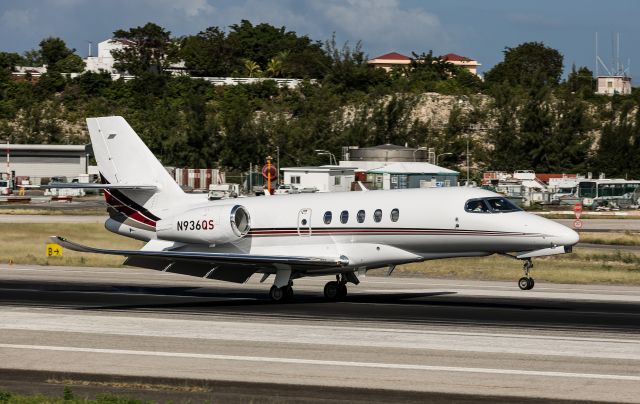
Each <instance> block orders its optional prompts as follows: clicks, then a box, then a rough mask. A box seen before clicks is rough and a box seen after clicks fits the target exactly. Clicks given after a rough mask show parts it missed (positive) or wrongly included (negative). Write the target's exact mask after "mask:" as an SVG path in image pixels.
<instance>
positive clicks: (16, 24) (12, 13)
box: [0, 10, 33, 30]
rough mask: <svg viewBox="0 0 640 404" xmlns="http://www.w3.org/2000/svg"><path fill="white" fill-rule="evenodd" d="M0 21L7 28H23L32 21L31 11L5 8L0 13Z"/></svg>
mask: <svg viewBox="0 0 640 404" xmlns="http://www.w3.org/2000/svg"><path fill="white" fill-rule="evenodd" d="M0 22H2V25H4V26H5V27H7V28H14V29H16V28H17V29H20V30H23V29H24V28H26V27H29V26H30V25H31V23H32V22H33V13H32V12H31V11H29V10H6V11H5V12H3V13H2V16H1V17H0Z"/></svg>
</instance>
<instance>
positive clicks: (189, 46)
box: [180, 27, 235, 77]
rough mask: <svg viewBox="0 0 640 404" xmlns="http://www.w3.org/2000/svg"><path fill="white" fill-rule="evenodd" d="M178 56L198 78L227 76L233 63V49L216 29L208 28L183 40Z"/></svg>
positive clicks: (231, 69) (218, 29)
mask: <svg viewBox="0 0 640 404" xmlns="http://www.w3.org/2000/svg"><path fill="white" fill-rule="evenodd" d="M180 56H181V57H182V59H183V60H184V62H185V65H186V67H187V69H189V70H191V71H193V72H194V73H195V74H196V75H200V76H209V77H218V76H227V75H229V74H231V72H232V71H233V66H234V63H235V62H234V57H235V56H234V49H233V48H232V47H231V45H230V43H229V42H228V41H227V39H226V36H225V33H224V32H223V31H221V30H220V28H218V27H209V28H207V29H206V30H204V31H201V32H199V33H198V34H197V35H191V36H187V37H185V38H183V39H182V41H181V47H180Z"/></svg>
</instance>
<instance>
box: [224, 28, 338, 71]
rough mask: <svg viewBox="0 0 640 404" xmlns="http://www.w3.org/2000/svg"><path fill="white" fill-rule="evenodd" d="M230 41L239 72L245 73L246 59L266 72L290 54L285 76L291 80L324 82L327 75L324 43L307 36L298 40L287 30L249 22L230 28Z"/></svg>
mask: <svg viewBox="0 0 640 404" xmlns="http://www.w3.org/2000/svg"><path fill="white" fill-rule="evenodd" d="M230 28H231V29H230V31H229V34H228V35H227V41H228V43H229V45H230V46H231V48H232V49H233V53H234V57H235V60H236V62H235V63H236V69H238V70H241V69H242V64H243V62H242V61H243V60H244V59H249V60H253V61H254V62H256V63H257V64H258V65H259V66H260V68H261V69H262V70H266V69H267V65H268V63H269V61H270V60H271V59H272V58H274V57H277V56H278V55H279V54H282V52H287V57H286V59H284V60H283V61H282V62H283V75H286V76H287V77H300V78H307V77H310V78H320V77H322V76H323V75H324V72H326V68H327V67H328V65H329V58H328V57H327V55H326V54H324V52H323V50H322V44H321V43H320V42H317V41H316V42H313V41H311V39H309V37H307V36H298V35H297V34H296V33H295V32H293V31H287V29H286V27H279V28H278V27H274V26H272V25H270V24H265V23H263V24H258V25H255V26H254V25H253V24H252V23H251V22H249V21H247V20H242V21H241V22H240V24H233V25H231V27H230Z"/></svg>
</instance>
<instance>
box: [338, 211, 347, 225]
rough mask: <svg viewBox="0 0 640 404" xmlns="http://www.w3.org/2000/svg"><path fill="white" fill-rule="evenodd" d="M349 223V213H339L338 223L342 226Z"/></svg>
mask: <svg viewBox="0 0 640 404" xmlns="http://www.w3.org/2000/svg"><path fill="white" fill-rule="evenodd" d="M348 221H349V211H346V210H343V211H342V212H341V213H340V223H342V224H344V223H347V222H348Z"/></svg>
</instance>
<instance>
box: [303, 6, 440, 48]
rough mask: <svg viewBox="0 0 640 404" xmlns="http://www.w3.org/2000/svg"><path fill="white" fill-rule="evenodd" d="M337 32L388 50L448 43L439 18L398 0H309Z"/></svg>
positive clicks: (428, 46)
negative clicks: (318, 1)
mask: <svg viewBox="0 0 640 404" xmlns="http://www.w3.org/2000/svg"><path fill="white" fill-rule="evenodd" d="M309 4H310V5H312V6H313V7H314V8H315V11H316V12H317V13H319V14H321V15H323V16H324V18H325V19H326V21H327V22H330V23H332V24H333V25H334V26H335V29H336V31H337V32H338V34H343V33H346V34H348V36H350V37H351V38H354V39H356V40H360V39H361V40H363V42H364V43H365V44H367V43H368V44H372V43H375V44H376V45H377V46H378V47H380V46H385V47H388V48H389V49H388V50H399V49H408V48H412V49H414V50H417V51H423V50H427V49H429V48H430V47H433V45H432V44H434V43H442V42H448V39H447V35H446V33H445V32H444V29H443V27H442V25H441V24H440V21H439V19H438V17H437V16H436V15H434V14H431V13H429V12H427V11H425V10H423V9H420V8H413V9H405V8H403V7H402V4H401V2H400V1H398V0H346V1H340V0H328V1H325V2H323V3H315V2H313V3H309Z"/></svg>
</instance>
